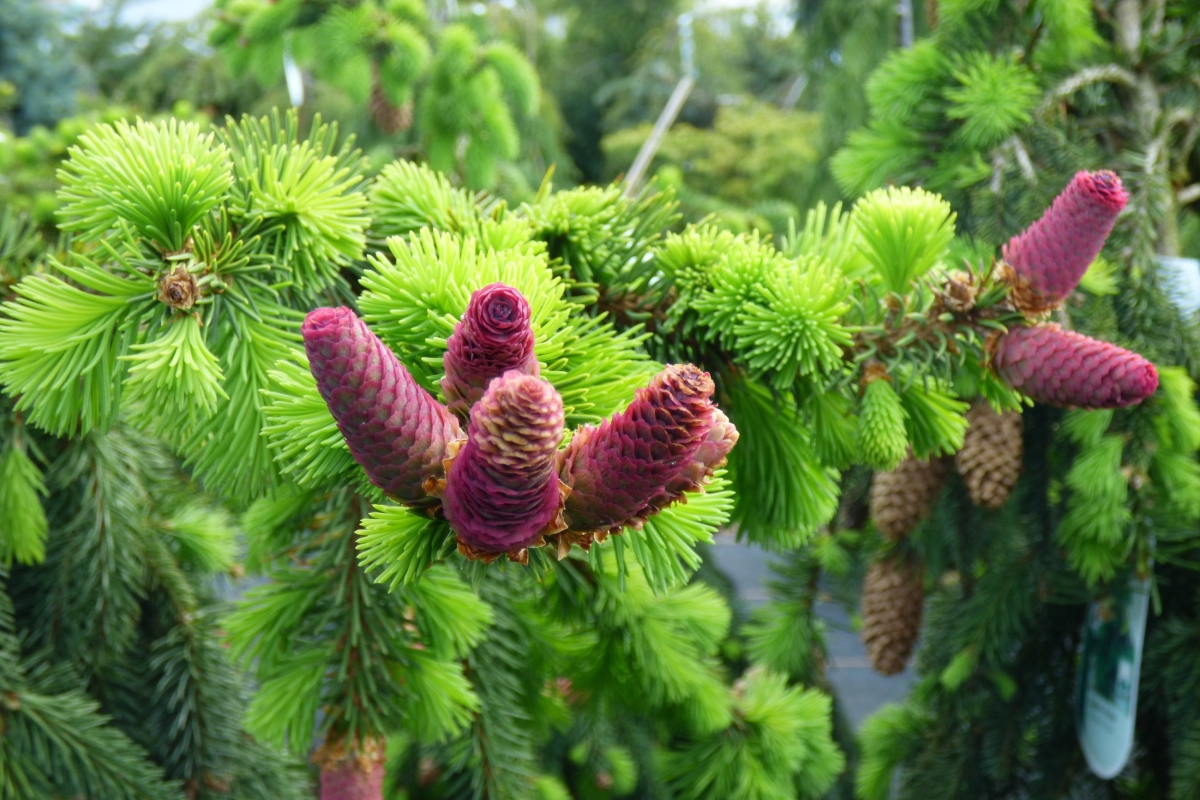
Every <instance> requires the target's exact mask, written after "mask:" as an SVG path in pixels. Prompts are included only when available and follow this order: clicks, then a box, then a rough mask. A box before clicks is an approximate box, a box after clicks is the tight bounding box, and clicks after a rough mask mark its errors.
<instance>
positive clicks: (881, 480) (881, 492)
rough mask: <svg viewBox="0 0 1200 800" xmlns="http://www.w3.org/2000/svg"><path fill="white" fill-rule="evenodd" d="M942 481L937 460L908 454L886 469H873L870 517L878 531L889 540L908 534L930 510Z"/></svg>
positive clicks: (942, 469)
mask: <svg viewBox="0 0 1200 800" xmlns="http://www.w3.org/2000/svg"><path fill="white" fill-rule="evenodd" d="M945 481H946V466H945V464H943V463H942V461H941V459H938V458H931V459H927V460H924V461H921V460H918V459H915V458H913V456H912V451H911V450H910V451H909V454H908V457H907V458H905V459H904V460H903V461H901V462H900V463H899V465H897V467H896V468H895V469H894V470H891V471H890V472H876V473H875V479H874V480H873V481H872V482H871V518H872V519H874V520H875V527H876V528H878V529H879V532H880V533H882V534H883V535H884V536H886V537H887V538H888V539H891V540H892V541H896V540H897V539H903V538H904V537H905V536H908V535H909V534H910V533H912V531H913V529H914V528H916V527H917V525H919V524H920V522H921V520H923V519H926V518H928V517H929V515H930V514H931V513H933V501H934V500H936V499H937V496H938V492H940V491H941V490H942V484H943V483H945Z"/></svg>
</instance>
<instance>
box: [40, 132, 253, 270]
mask: <svg viewBox="0 0 1200 800" xmlns="http://www.w3.org/2000/svg"><path fill="white" fill-rule="evenodd" d="M79 141H80V144H79V145H78V146H77V147H73V148H71V151H70V152H71V158H70V160H68V161H67V162H66V163H65V164H64V165H63V167H62V169H61V170H59V173H58V178H59V180H60V181H62V184H63V188H62V189H61V190H60V192H59V197H60V200H61V202H62V208H61V210H60V212H59V213H60V215H61V218H62V220H63V221H62V223H61V227H62V229H63V230H68V231H75V232H77V233H78V234H79V235H80V237H81V238H82V239H84V240H90V239H99V238H101V237H104V236H107V235H109V234H110V232H111V231H112V229H113V228H116V227H118V226H119V225H120V223H125V224H128V225H130V226H132V227H133V228H134V229H136V230H137V231H138V233H139V234H140V235H142V236H144V237H145V238H146V239H148V240H149V241H150V242H152V243H153V244H154V246H155V247H157V248H158V249H159V250H160V251H161V252H163V253H177V252H179V251H181V250H183V249H184V245H185V242H186V241H187V238H188V236H189V235H190V234H191V230H192V226H194V225H195V224H196V223H197V222H199V221H200V219H201V218H203V217H204V215H205V214H207V213H208V212H209V211H211V210H212V209H213V208H215V207H216V206H217V205H218V204H219V203H220V202H221V198H222V196H223V195H224V193H225V192H226V191H228V189H229V187H230V185H231V184H232V177H231V175H230V169H229V167H230V165H229V152H228V151H227V150H226V149H225V147H224V146H222V145H221V144H220V143H218V142H217V141H216V137H215V135H214V134H212V133H208V134H203V135H202V134H201V132H200V126H199V125H197V124H195V123H187V122H179V121H177V120H174V119H172V120H169V121H167V122H160V123H148V122H145V121H143V120H140V119H139V120H138V121H137V123H136V124H135V125H130V124H129V123H127V122H124V121H122V122H118V123H116V124H115V125H100V126H98V127H96V128H95V129H93V130H92V131H91V132H90V133H86V134H84V135H83V136H82V137H80V140H79Z"/></svg>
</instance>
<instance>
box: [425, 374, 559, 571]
mask: <svg viewBox="0 0 1200 800" xmlns="http://www.w3.org/2000/svg"><path fill="white" fill-rule="evenodd" d="M562 433H563V406H562V398H561V397H559V395H558V392H556V391H555V390H554V387H553V386H551V385H550V384H549V383H547V382H546V381H544V380H542V379H541V378H535V377H533V376H531V375H522V374H521V373H519V372H516V371H512V372H506V373H505V374H504V375H503V376H501V377H500V378H497V379H496V380H493V381H492V382H491V384H490V385H489V386H488V389H487V391H486V392H485V393H484V395H483V397H482V399H480V401H479V402H478V403H476V404H475V406H474V407H473V408H472V409H471V424H470V427H469V429H468V431H467V443H466V444H465V445H463V448H462V450H461V451H459V453H458V455H456V456H455V457H454V460H453V462H451V464H450V469H449V471H448V474H447V476H446V487H445V490H444V492H443V494H442V511H443V513H445V515H446V521H447V522H449V523H450V527H451V528H453V529H454V532H455V533H457V534H458V537H459V541H460V545H463V548H462V549H463V552H464V553H467V554H469V555H470V554H473V553H504V552H509V553H515V552H517V551H519V550H521V549H522V548H525V547H528V546H531V545H536V544H540V543H541V542H540V539H541V537H542V536H543V535H544V534H548V533H554V532H557V531H559V530H562V527H563V526H562V524H561V522H560V521H559V520H560V519H561V512H562V495H561V492H560V491H559V483H558V475H557V473H556V471H555V463H556V462H555V457H556V454H557V452H558V443H559V441H560V440H561V439H562Z"/></svg>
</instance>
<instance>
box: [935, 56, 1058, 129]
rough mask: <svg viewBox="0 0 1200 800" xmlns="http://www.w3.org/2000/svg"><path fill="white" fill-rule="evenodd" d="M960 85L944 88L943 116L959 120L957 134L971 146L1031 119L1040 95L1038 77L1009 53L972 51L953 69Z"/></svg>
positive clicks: (1016, 127)
mask: <svg viewBox="0 0 1200 800" xmlns="http://www.w3.org/2000/svg"><path fill="white" fill-rule="evenodd" d="M952 72H953V75H954V77H955V78H956V79H957V80H958V82H959V84H960V86H959V87H958V88H954V89H947V90H946V98H947V99H948V100H949V101H950V107H949V108H948V109H947V110H946V116H947V117H949V118H950V119H954V120H961V121H962V123H963V124H962V127H961V128H960V129H959V132H958V135H959V136H961V137H962V138H963V140H964V141H965V142H966V143H967V144H968V145H969V146H971V147H977V148H987V147H991V146H993V145H995V144H997V143H999V142H1001V141H1002V140H1004V139H1005V138H1006V137H1008V136H1009V135H1011V134H1012V133H1013V132H1014V131H1016V130H1017V129H1018V128H1019V127H1020V126H1022V125H1025V124H1027V123H1029V122H1030V121H1031V120H1032V116H1031V112H1032V111H1033V107H1034V105H1036V104H1037V101H1038V98H1039V97H1040V95H1041V90H1040V89H1039V88H1038V84H1037V78H1036V77H1035V76H1034V74H1033V73H1032V72H1030V71H1029V69H1028V68H1026V67H1025V66H1023V65H1021V64H1018V63H1016V62H1015V61H1013V60H1012V58H1011V57H1007V58H996V57H994V56H990V55H987V54H984V53H973V54H971V56H970V57H968V58H967V59H966V60H965V61H964V63H963V64H962V65H961V66H959V67H957V68H956V69H954V70H953V71H952Z"/></svg>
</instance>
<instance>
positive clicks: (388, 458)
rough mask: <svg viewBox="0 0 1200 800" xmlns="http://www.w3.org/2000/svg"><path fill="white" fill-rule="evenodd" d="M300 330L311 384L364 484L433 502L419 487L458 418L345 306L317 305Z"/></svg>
mask: <svg viewBox="0 0 1200 800" xmlns="http://www.w3.org/2000/svg"><path fill="white" fill-rule="evenodd" d="M301 332H302V333H303V334H304V349H305V351H306V352H307V353H308V363H309V368H310V369H311V370H312V374H313V377H314V378H316V380H317V389H318V390H319V391H320V392H321V397H323V398H324V399H325V403H326V405H328V406H329V411H330V413H332V414H333V418H334V419H335V420H337V426H338V430H340V431H341V432H342V436H344V437H345V438H346V444H347V445H349V447H350V453H351V455H353V456H354V460H355V461H357V462H358V463H359V464H360V465H361V466H362V468H363V469H364V470H365V471H366V473H367V477H368V478H370V479H371V483H373V484H375V485H376V486H378V487H379V488H380V489H382V490H383V491H384V492H386V493H387V494H388V496H390V497H392V498H394V499H395V500H396V501H397V502H400V503H406V504H410V505H415V504H424V503H432V499H431V498H427V497H426V494H425V490H424V489H423V488H422V487H423V485H424V483H425V481H426V480H428V479H429V478H431V477H438V476H440V475H441V474H442V470H443V467H442V459H443V458H444V457H445V455H446V445H447V444H448V443H449V442H452V441H454V440H455V439H459V438H461V437H462V431H461V429H460V428H459V425H458V420H457V419H455V417H454V415H453V414H451V413H450V412H449V411H448V410H447V409H446V407H445V406H443V405H442V404H441V403H439V402H438V401H437V400H435V399H434V398H433V396H432V395H430V394H429V392H427V391H425V390H424V389H422V388H421V387H420V386H418V385H417V384H416V382H415V381H413V378H412V376H411V375H409V374H408V370H406V369H405V368H404V365H403V364H401V363H400V361H399V359H397V358H396V356H395V354H394V353H392V351H391V350H389V349H388V347H387V345H385V344H384V343H383V342H382V341H380V339H379V337H378V336H376V335H375V334H374V333H372V332H371V331H370V329H369V328H367V325H366V323H365V322H363V321H362V320H361V319H359V318H358V317H357V316H356V315H355V314H354V312H353V311H351V310H350V309H348V308H318V309H316V310H315V311H312V312H311V313H309V315H308V317H306V318H305V320H304V325H303V327H302V328H301Z"/></svg>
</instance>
